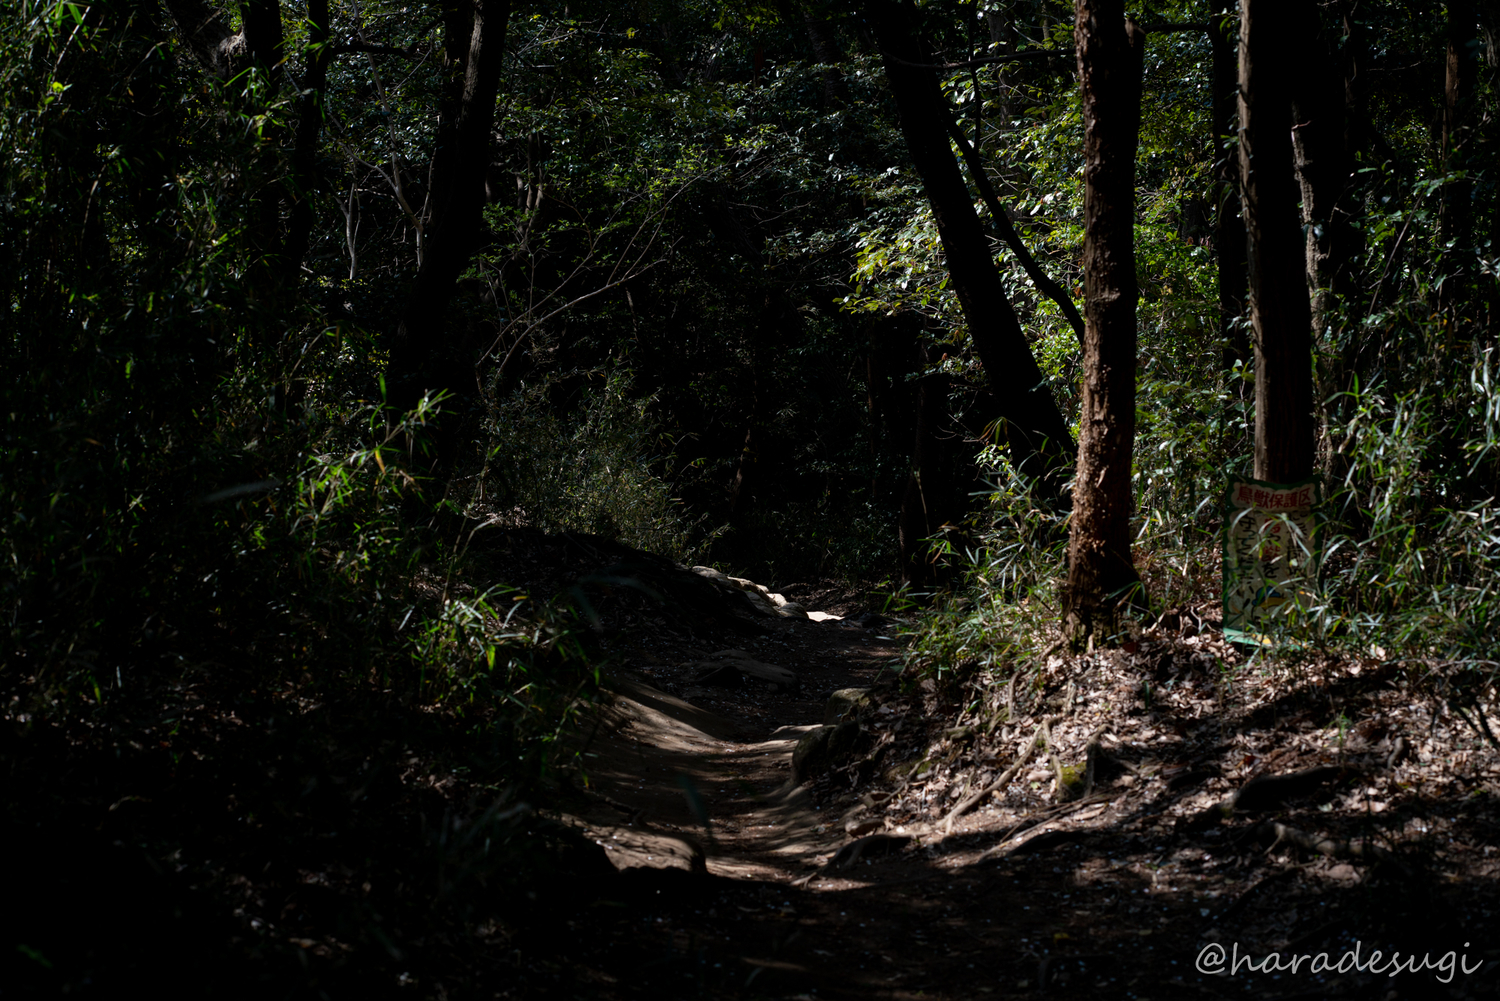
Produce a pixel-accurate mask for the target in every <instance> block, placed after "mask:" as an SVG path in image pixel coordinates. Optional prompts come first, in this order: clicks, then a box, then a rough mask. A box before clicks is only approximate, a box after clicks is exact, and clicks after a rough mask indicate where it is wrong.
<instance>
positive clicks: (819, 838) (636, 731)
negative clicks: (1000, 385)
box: [568, 613, 901, 882]
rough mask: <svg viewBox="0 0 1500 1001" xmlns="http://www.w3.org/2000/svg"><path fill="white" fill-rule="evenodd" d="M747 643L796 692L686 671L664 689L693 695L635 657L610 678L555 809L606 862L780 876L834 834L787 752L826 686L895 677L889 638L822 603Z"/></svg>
mask: <svg viewBox="0 0 1500 1001" xmlns="http://www.w3.org/2000/svg"><path fill="white" fill-rule="evenodd" d="M746 646H748V647H749V648H750V650H753V651H754V653H755V655H757V656H758V657H760V658H764V659H765V661H767V662H773V663H774V664H775V665H776V666H779V667H782V668H784V669H790V670H792V671H793V672H794V673H795V674H796V675H797V677H798V679H799V682H800V683H799V685H798V687H797V689H796V690H795V691H780V690H777V688H776V687H775V686H772V685H768V684H764V683H757V681H756V680H755V679H753V678H745V679H743V680H740V679H736V680H737V681H738V683H737V684H736V685H735V687H733V688H728V689H726V688H708V687H705V686H702V685H695V684H693V683H692V681H691V676H690V675H687V676H685V677H682V678H681V679H680V681H681V683H680V684H674V685H673V687H677V688H685V690H686V691H685V694H687V695H689V696H690V697H691V698H692V699H695V700H697V702H700V703H703V705H699V704H695V702H692V701H688V700H687V699H684V698H681V697H678V696H677V695H673V694H670V693H669V692H666V691H663V690H661V689H660V688H657V687H654V686H653V685H652V684H650V683H649V682H648V681H647V680H645V679H647V678H650V679H652V680H655V681H658V682H659V683H667V684H672V682H673V681H675V680H678V679H677V678H675V677H674V676H675V675H685V674H686V672H684V671H674V669H673V668H672V667H671V666H668V665H643V666H642V668H641V669H639V670H638V671H630V672H626V673H625V674H624V675H623V676H621V677H618V678H616V679H614V680H613V681H612V682H611V683H610V686H609V687H610V689H611V694H612V698H611V699H610V701H609V703H608V704H607V705H605V706H604V707H603V708H602V709H601V710H600V712H599V714H598V717H597V718H596V720H595V721H594V722H595V729H594V730H593V731H592V732H590V733H589V734H588V737H587V738H586V740H587V745H586V746H587V749H586V750H585V752H584V771H585V775H586V778H585V781H586V783H587V785H586V788H587V790H588V800H587V802H586V803H584V804H582V805H581V806H580V808H578V809H577V810H575V811H573V812H571V813H569V814H568V816H569V819H570V820H571V821H573V822H576V823H578V824H580V825H581V826H583V827H584V828H585V829H586V830H587V831H588V833H589V836H590V837H592V838H593V839H594V840H595V841H597V842H598V843H599V844H601V845H602V846H604V848H605V850H606V851H607V852H609V853H610V859H611V861H612V862H613V863H614V865H615V867H616V868H618V869H627V868H632V867H637V866H644V867H647V868H681V869H686V870H689V871H694V872H706V873H707V874H710V875H714V876H722V877H726V878H734V879H749V880H768V881H772V882H790V881H795V880H797V879H801V878H803V877H805V876H807V875H808V874H809V872H810V871H811V870H812V868H813V867H816V866H819V865H821V864H823V862H825V861H826V859H827V857H828V856H829V855H830V854H832V852H833V851H835V850H836V849H837V848H838V847H839V845H840V844H842V842H843V841H844V840H845V836H844V831H843V827H842V825H837V824H833V823H830V822H829V821H828V818H827V817H825V815H824V811H822V810H821V809H819V808H818V806H817V805H816V804H815V803H813V801H812V798H811V796H810V794H809V790H808V789H807V788H805V787H802V786H799V785H797V784H796V783H794V782H793V781H792V770H791V762H792V754H793V750H794V749H795V747H796V745H797V742H798V740H799V739H800V738H801V737H803V736H804V735H805V734H806V733H808V732H809V731H811V730H814V729H816V727H817V726H818V725H819V724H822V723H823V722H824V718H825V707H826V705H827V703H828V696H829V694H831V693H832V692H834V691H838V690H841V689H849V688H867V687H869V686H870V685H871V684H873V683H874V682H876V681H877V680H878V679H879V678H880V677H881V676H882V675H884V676H885V677H886V678H887V680H889V679H891V678H893V677H894V673H895V672H896V671H898V670H899V669H900V666H901V665H900V660H899V649H898V647H897V645H896V643H895V642H894V641H893V640H892V639H890V638H889V637H885V636H880V635H878V634H875V633H873V632H872V631H869V630H866V629H863V628H861V627H859V626H858V625H857V624H855V623H854V622H850V621H845V620H844V619H843V618H842V617H839V616H833V615H831V614H828V613H824V614H823V615H822V616H820V617H819V618H818V619H817V620H806V619H802V620H799V619H780V620H775V621H773V622H772V623H771V624H770V627H769V632H768V634H767V635H766V636H763V637H759V638H758V639H757V640H754V641H751V642H749V643H747V644H746ZM746 652H749V651H746ZM712 657H713V655H712V654H710V655H709V657H708V658H705V660H710V661H711V658H712ZM688 670H689V671H691V670H692V669H691V668H689V669H688ZM710 707H711V708H710Z"/></svg>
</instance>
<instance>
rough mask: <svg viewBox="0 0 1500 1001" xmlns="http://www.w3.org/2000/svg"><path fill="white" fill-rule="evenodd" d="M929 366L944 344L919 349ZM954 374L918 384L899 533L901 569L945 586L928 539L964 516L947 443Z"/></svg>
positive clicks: (919, 582) (913, 580)
mask: <svg viewBox="0 0 1500 1001" xmlns="http://www.w3.org/2000/svg"><path fill="white" fill-rule="evenodd" d="M918 351H919V354H918V361H919V362H920V363H922V365H923V366H924V367H928V366H931V365H936V364H937V363H938V362H939V361H941V360H942V357H943V354H944V346H941V345H940V346H936V347H930V348H928V347H922V348H919V349H918ZM951 386H952V379H950V378H949V377H948V376H946V375H943V374H941V373H936V372H929V373H928V374H927V375H924V376H923V377H922V379H921V381H920V382H919V383H918V384H917V434H916V440H915V441H914V442H913V448H912V456H911V474H910V476H909V477H908V478H907V481H906V492H905V494H904V495H903V496H902V498H901V518H900V523H899V536H900V543H901V574H902V577H903V578H904V579H905V580H906V581H907V582H908V583H909V584H911V585H913V586H914V587H917V588H924V587H934V586H939V585H941V584H942V583H943V582H944V578H945V576H946V575H945V574H944V573H943V572H942V569H941V567H940V566H939V564H938V561H937V560H936V559H935V556H934V553H933V552H932V547H931V546H929V545H928V543H927V540H928V539H929V538H931V537H932V536H933V535H934V534H936V533H937V532H938V531H939V530H940V529H941V528H942V527H943V526H944V525H947V524H951V523H956V522H958V521H960V520H962V519H963V515H964V512H963V508H962V503H961V501H960V500H959V499H958V498H957V496H956V489H955V485H954V482H953V462H952V457H951V455H950V454H949V451H950V449H948V448H946V447H945V446H944V440H945V438H944V432H945V431H946V430H947V424H948V393H949V390H950V389H951Z"/></svg>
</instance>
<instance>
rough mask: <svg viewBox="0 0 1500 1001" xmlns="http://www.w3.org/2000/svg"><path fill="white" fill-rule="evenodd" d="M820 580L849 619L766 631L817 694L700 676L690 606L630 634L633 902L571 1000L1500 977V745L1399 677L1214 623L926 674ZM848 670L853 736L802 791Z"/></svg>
mask: <svg viewBox="0 0 1500 1001" xmlns="http://www.w3.org/2000/svg"><path fill="white" fill-rule="evenodd" d="M811 591H812V589H807V592H804V593H803V594H799V595H798V596H797V597H798V600H800V601H804V602H805V603H806V604H808V607H810V608H817V609H818V610H819V611H820V612H823V613H824V614H823V615H820V616H818V618H820V619H822V621H807V620H794V619H774V620H770V621H766V622H764V623H763V626H762V628H763V632H762V633H761V634H760V635H758V636H755V637H754V638H751V639H749V640H745V639H743V638H742V639H740V641H739V642H738V646H739V647H740V648H741V649H742V650H744V651H745V652H747V653H749V654H750V655H752V656H753V657H755V658H756V659H759V660H762V661H765V662H770V663H774V664H776V665H779V666H783V667H787V668H791V669H792V670H794V671H795V672H796V673H797V674H798V675H799V676H800V678H801V686H800V688H799V689H798V690H797V691H795V692H779V691H776V690H775V689H774V688H773V686H771V685H768V684H764V683H761V682H757V681H754V680H746V681H745V682H744V683H743V685H742V686H741V687H739V688H733V689H723V688H709V687H706V686H704V685H702V684H700V683H698V682H696V681H695V678H696V677H698V676H700V675H701V672H702V665H703V662H704V661H705V659H707V658H710V657H711V656H712V654H713V651H711V650H709V649H707V648H706V647H705V645H704V644H703V643H702V642H701V640H699V639H697V638H696V637H693V636H691V635H688V634H684V633H681V632H678V631H675V630H673V629H672V628H670V627H668V626H667V624H665V623H657V624H656V627H655V628H654V629H650V630H646V631H639V630H638V631H637V632H636V633H635V634H634V635H635V636H636V637H637V639H636V640H635V641H634V642H627V643H626V644H625V645H624V646H625V648H624V649H622V650H621V651H620V659H619V661H618V662H617V664H618V669H617V673H616V681H615V683H614V685H613V688H614V692H615V696H614V699H613V704H612V706H611V707H609V708H608V709H606V710H604V712H603V714H602V715H601V716H600V717H599V718H598V721H597V722H598V726H597V728H596V729H595V730H593V731H592V732H591V734H590V738H591V743H590V744H589V745H588V751H587V752H586V757H585V761H586V762H587V764H586V765H585V770H586V771H587V778H586V780H585V779H583V778H582V777H580V785H582V784H583V783H584V782H585V781H586V788H587V790H588V791H587V793H585V794H582V795H580V796H579V798H578V803H577V804H576V806H575V807H574V808H572V809H569V810H564V811H563V817H564V819H565V821H566V822H568V823H571V824H575V825H579V826H581V827H582V828H583V829H585V830H586V831H587V832H588V834H589V836H590V837H591V838H593V839H594V840H595V841H597V842H598V843H600V844H602V845H603V846H604V847H605V848H606V850H607V852H608V854H609V856H610V858H611V861H612V862H614V864H615V865H616V866H617V867H618V868H620V869H622V870H623V871H624V872H626V873H627V875H635V876H638V877H640V880H639V881H638V882H637V883H636V884H635V885H636V886H637V887H638V891H639V892H636V893H634V894H632V895H630V896H629V902H628V903H627V904H623V905H622V906H619V907H608V906H605V907H594V908H590V909H585V910H584V911H582V912H580V913H579V914H577V915H575V916H573V917H572V918H571V919H570V920H569V922H568V924H569V927H570V929H571V930H572V932H573V933H574V935H575V936H576V937H573V943H574V944H573V948H570V949H567V950H566V951H565V953H564V954H563V955H562V956H560V957H559V958H558V960H557V961H556V963H555V964H554V965H553V966H552V967H551V968H550V976H551V977H552V978H554V979H553V987H554V988H555V989H556V990H557V992H558V993H559V994H560V995H566V996H579V997H606V998H608V997H620V998H625V997H663V998H670V997H712V998H742V997H743V998H749V997H779V998H797V999H809V998H851V999H852V998H888V999H892V1001H898V999H900V1001H904V999H914V998H951V999H955V1001H958V999H974V998H981V997H997V998H998V997H1041V996H1044V995H1045V996H1068V997H1099V998H1116V997H1117V998H1178V997H1181V998H1215V997H1223V998H1293V997H1297V998H1301V997H1307V998H1313V997H1348V998H1356V997H1358V998H1376V999H1394V998H1408V997H1410V998H1427V997H1455V998H1459V997H1461V998H1472V997H1491V996H1495V995H1496V993H1497V990H1500V942H1497V941H1496V939H1495V937H1494V931H1495V929H1496V928H1500V924H1497V922H1496V920H1495V914H1496V911H1497V909H1500V887H1497V884H1496V876H1497V874H1500V858H1497V857H1496V855H1495V847H1494V844H1495V842H1496V841H1497V838H1496V835H1497V834H1500V811H1497V802H1496V793H1497V791H1500V787H1497V779H1500V757H1497V755H1496V754H1495V752H1494V750H1493V749H1492V748H1490V747H1488V746H1486V744H1485V743H1484V742H1483V741H1482V740H1481V739H1480V737H1479V736H1477V735H1476V734H1475V733H1474V732H1472V731H1471V730H1470V729H1469V728H1467V727H1465V726H1464V723H1463V722H1461V720H1460V718H1459V717H1458V716H1456V715H1454V714H1453V713H1451V712H1449V711H1447V710H1446V709H1445V708H1444V707H1443V706H1442V705H1441V704H1436V703H1434V702H1433V700H1432V699H1430V698H1425V697H1421V696H1419V695H1418V693H1417V692H1415V691H1413V690H1411V689H1410V688H1409V686H1408V684H1407V683H1406V682H1405V681H1404V680H1403V678H1404V675H1403V674H1402V672H1401V671H1399V670H1398V669H1397V667H1396V666H1395V665H1390V664H1384V663H1381V662H1380V661H1378V660H1376V659H1374V658H1369V659H1365V660H1361V661H1347V660H1320V659H1318V658H1316V657H1312V656H1308V655H1298V656H1297V657H1296V658H1295V659H1294V660H1285V659H1282V660H1277V659H1274V658H1264V657H1260V658H1256V659H1254V660H1249V659H1247V657H1246V656H1245V655H1243V654H1241V653H1238V652H1236V651H1235V650H1234V649H1232V648H1230V647H1229V646H1227V645H1226V644H1224V643H1223V641H1222V638H1221V637H1220V636H1219V635H1218V634H1217V633H1216V632H1215V631H1214V629H1213V624H1212V623H1211V622H1203V621H1202V620H1197V621H1191V620H1193V619H1196V617H1189V621H1191V624H1189V625H1187V626H1186V628H1185V629H1183V628H1178V629H1174V630H1172V631H1171V632H1166V631H1153V632H1148V633H1147V634H1146V635H1144V636H1143V637H1141V639H1140V640H1139V641H1138V642H1136V643H1132V644H1129V645H1128V649H1125V650H1114V651H1107V652H1099V653H1095V654H1090V655H1087V656H1077V657H1068V656H1064V655H1062V654H1060V653H1054V654H1052V655H1051V656H1050V657H1045V658H1042V660H1041V661H1040V664H1039V667H1038V669H1037V670H1036V671H1035V672H1034V673H1033V674H1032V675H1030V676H1029V677H1028V678H1027V679H1025V681H1024V683H1023V684H1021V685H1018V686H1015V687H1010V688H1008V689H1005V690H1001V691H993V690H986V688H985V686H983V685H982V684H979V683H977V682H974V683H970V684H967V685H966V684H963V683H961V682H960V683H953V684H949V685H946V686H943V687H939V686H937V685H934V683H933V682H932V681H930V680H929V681H924V682H921V683H920V684H912V683H911V681H910V680H908V681H907V682H905V683H902V682H901V681H900V680H899V675H900V671H901V668H902V657H901V654H902V640H901V638H900V631H899V624H898V623H892V622H888V621H887V622H875V623H872V628H863V627H861V626H860V625H858V624H857V621H856V616H855V614H854V613H856V612H858V610H859V606H858V604H857V603H856V602H855V601H854V600H853V596H849V595H839V594H837V593H832V592H829V593H824V594H815V593H808V592H811ZM1204 611H1205V614H1207V609H1205V610H1204ZM842 612H848V613H851V614H850V615H849V616H848V617H847V618H846V617H843V616H841V615H839V613H842ZM830 613H831V614H830ZM866 621H870V620H868V619H866ZM1200 624H1201V631H1199V626H1200ZM1178 625H1179V626H1181V620H1180V621H1179V623H1178ZM1184 632H1186V633H1188V634H1189V635H1183V633H1184ZM646 636H649V639H641V638H640V637H646ZM850 687H864V688H870V689H871V697H870V699H869V700H868V701H867V702H866V703H864V704H863V705H862V706H861V707H860V708H859V709H858V710H857V714H856V715H857V716H858V718H859V720H860V726H859V729H860V732H861V735H860V738H859V740H858V742H857V743H856V744H855V746H854V747H853V748H852V749H850V750H849V751H847V752H846V754H845V756H844V758H843V759H842V760H840V761H836V762H834V764H833V766H832V767H830V768H828V769H827V770H825V771H823V772H822V773H821V774H818V775H815V776H812V777H810V778H808V779H807V780H806V781H804V782H802V783H801V784H794V783H793V782H792V775H791V763H790V758H791V754H792V749H793V747H794V746H795V744H796V740H797V739H798V738H799V737H801V736H802V735H803V734H804V733H806V732H807V731H808V730H810V729H812V728H813V727H815V726H816V725H819V724H823V723H824V722H825V706H826V704H827V700H828V696H829V695H830V694H831V693H832V692H834V691H837V690H840V689H845V688H850ZM1017 689H1019V691H1018V690H1017ZM1471 718H1472V717H1471ZM1044 726H1045V733H1046V736H1047V737H1048V738H1050V744H1049V743H1047V742H1046V741H1045V740H1044V741H1036V740H1035V739H1034V738H1035V737H1036V735H1037V733H1038V732H1039V731H1040V730H1042V728H1043V727H1044ZM1033 745H1035V747H1034V753H1033V754H1032V755H1031V756H1030V757H1029V759H1028V758H1026V752H1027V750H1028V748H1033ZM1091 746H1092V749H1091ZM1054 754H1055V755H1056V756H1057V758H1056V760H1055V761H1054V760H1053V755H1054ZM1018 758H1020V759H1022V761H1023V763H1022V764H1021V765H1020V767H1019V768H1011V766H1012V765H1013V764H1014V763H1015V762H1016V761H1017V759H1018ZM1090 762H1091V764H1090ZM1060 769H1061V771H1062V774H1061V775H1060V776H1059V770H1060ZM799 778H802V776H799ZM997 780H998V781H997ZM988 787H993V791H992V792H991V793H990V794H988V795H986V796H983V797H976V795H975V794H976V793H979V792H980V791H982V790H984V789H986V788H988ZM970 802H973V807H972V809H966V810H964V811H956V810H955V807H957V806H958V805H959V804H964V806H965V807H967V806H968V805H969V803H970ZM950 819H951V823H950ZM623 899H624V898H623V897H622V900H623ZM1376 950H1379V952H1378V953H1377V952H1376ZM1272 954H1275V955H1274V956H1273V955H1272ZM1320 954H1321V955H1322V959H1321V961H1320V960H1318V957H1319V955H1320ZM1300 957H1306V958H1300ZM1413 958H1415V963H1414V964H1413V962H1412V960H1413ZM1268 960H1269V965H1267V964H1268ZM531 976H532V977H533V978H536V979H533V982H532V986H533V987H534V988H535V989H537V990H538V991H539V992H541V993H546V992H547V991H546V990H545V987H546V984H545V980H546V979H547V977H548V976H549V972H548V967H547V966H546V964H543V965H542V966H540V967H533V968H532V971H531Z"/></svg>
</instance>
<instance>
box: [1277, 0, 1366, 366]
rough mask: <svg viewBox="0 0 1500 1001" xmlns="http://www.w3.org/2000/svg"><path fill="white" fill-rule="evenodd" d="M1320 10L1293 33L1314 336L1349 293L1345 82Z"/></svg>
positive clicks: (1297, 147)
mask: <svg viewBox="0 0 1500 1001" xmlns="http://www.w3.org/2000/svg"><path fill="white" fill-rule="evenodd" d="M1317 30H1318V24H1317V12H1316V10H1310V11H1306V12H1304V22H1303V23H1302V24H1300V25H1296V26H1295V34H1296V35H1298V36H1299V37H1302V38H1303V39H1304V44H1305V48H1304V51H1305V52H1306V58H1305V59H1304V60H1302V63H1303V65H1304V66H1305V67H1306V69H1305V70H1304V71H1303V72H1301V73H1299V74H1296V75H1295V77H1294V81H1295V82H1294V84H1293V87H1292V91H1293V93H1292V114H1293V116H1294V117H1293V125H1292V153H1293V160H1294V162H1295V164H1296V168H1297V183H1298V185H1299V187H1300V188H1301V191H1302V226H1303V229H1304V230H1305V233H1306V243H1305V250H1304V261H1305V267H1306V271H1307V287H1308V291H1309V293H1310V295H1311V302H1310V309H1311V314H1312V330H1313V333H1314V335H1315V336H1316V335H1319V334H1321V333H1322V332H1323V331H1324V330H1325V329H1326V328H1327V327H1328V325H1329V323H1331V322H1332V319H1333V316H1332V312H1333V308H1334V306H1335V304H1336V303H1337V302H1338V300H1339V298H1340V296H1342V295H1343V294H1345V293H1347V292H1349V291H1351V290H1352V289H1351V286H1350V283H1349V281H1348V276H1349V257H1348V255H1349V250H1350V240H1349V237H1350V232H1351V227H1350V225H1349V216H1348V213H1346V212H1343V211H1341V210H1340V208H1339V204H1338V203H1339V199H1340V198H1342V197H1343V194H1344V189H1345V188H1346V187H1347V186H1348V182H1349V175H1350V172H1351V169H1352V163H1351V161H1350V151H1349V150H1347V149H1346V148H1345V145H1344V139H1345V134H1346V131H1347V130H1346V129H1345V125H1344V80H1343V72H1342V66H1341V65H1340V61H1339V60H1338V57H1337V53H1336V52H1331V51H1329V47H1328V46H1327V45H1325V44H1323V42H1322V41H1321V40H1320V39H1319V38H1317V37H1316V36H1317Z"/></svg>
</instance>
